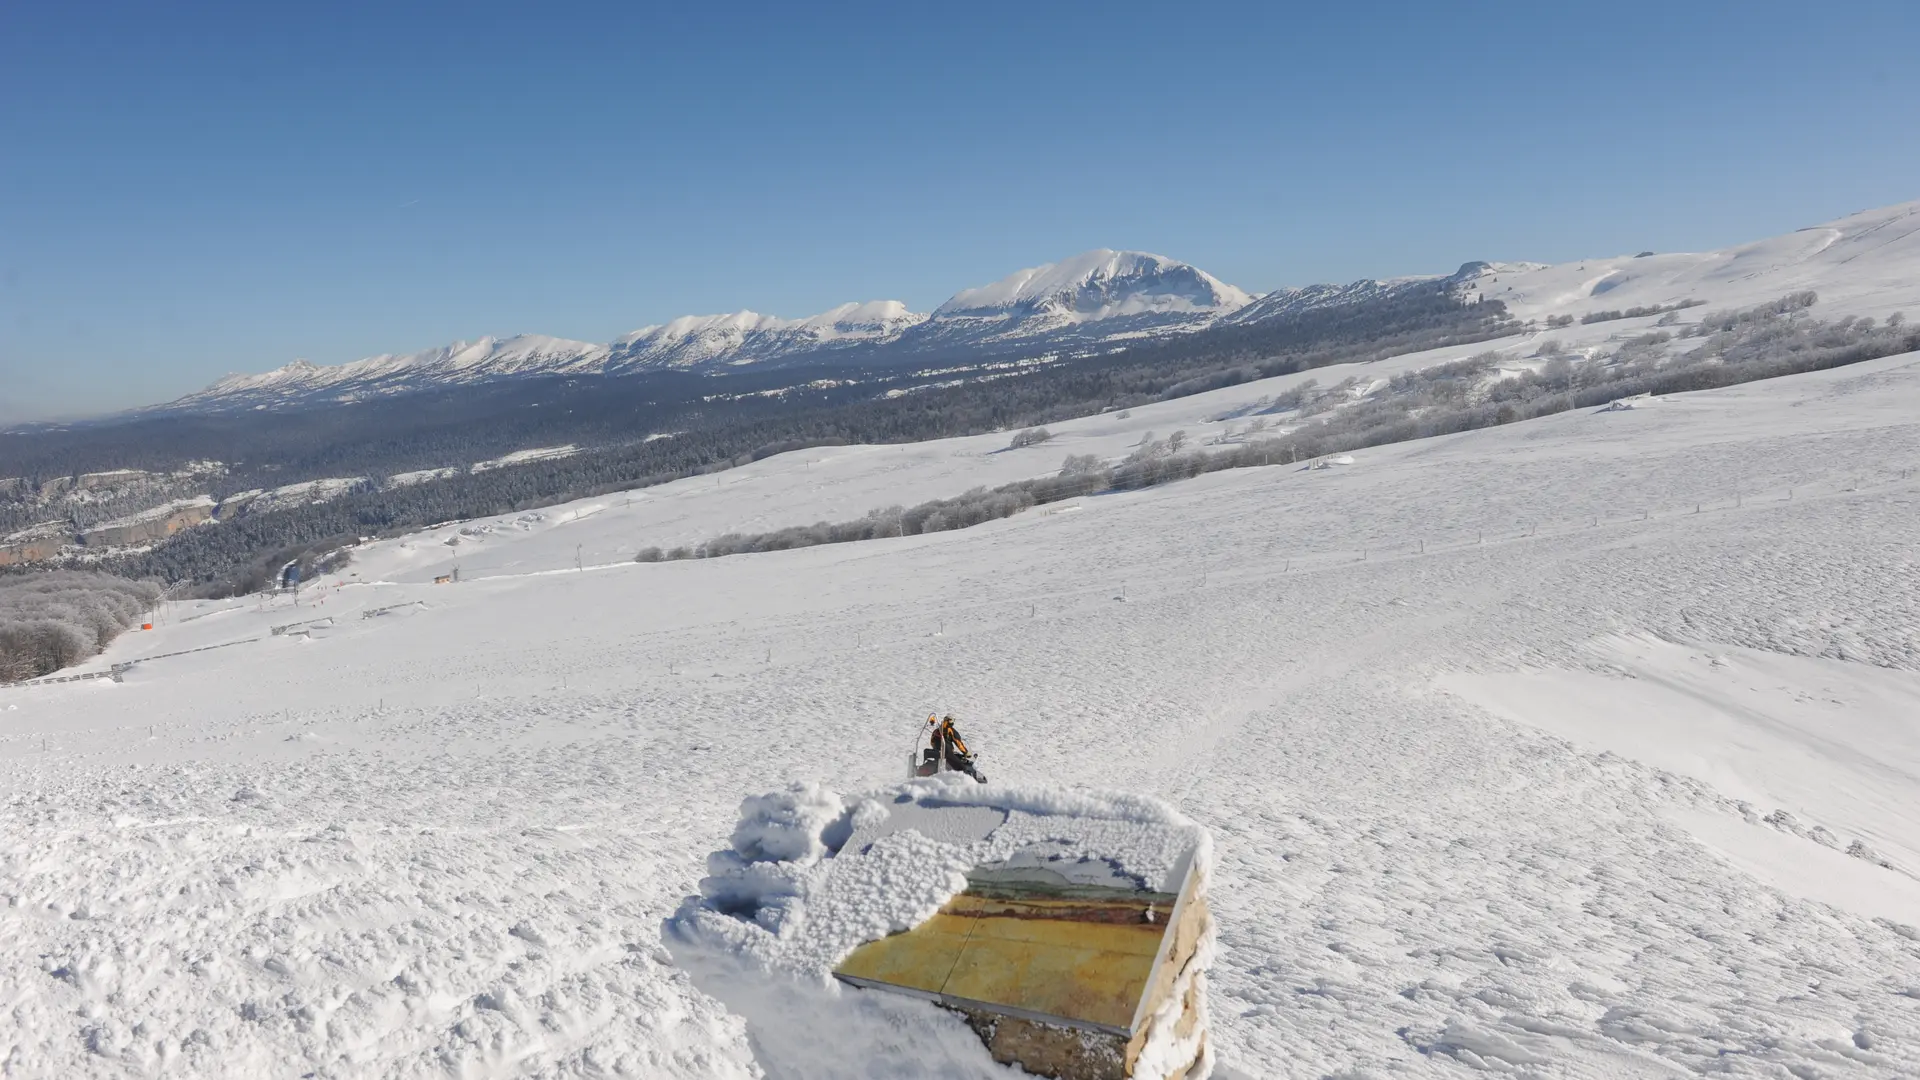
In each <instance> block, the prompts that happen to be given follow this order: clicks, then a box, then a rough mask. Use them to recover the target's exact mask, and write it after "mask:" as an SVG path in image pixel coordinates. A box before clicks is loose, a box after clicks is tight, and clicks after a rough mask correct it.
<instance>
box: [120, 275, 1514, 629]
mask: <svg viewBox="0 0 1920 1080" xmlns="http://www.w3.org/2000/svg"><path fill="white" fill-rule="evenodd" d="M1512 329H1513V327H1512V325H1511V323H1510V322H1509V321H1508V320H1507V319H1506V315H1505V309H1504V308H1503V307H1502V306H1501V305H1499V304H1497V303H1491V302H1490V303H1480V304H1466V303H1463V302H1462V301H1461V300H1460V299H1459V298H1458V296H1457V295H1455V291H1454V290H1453V289H1452V287H1451V286H1450V285H1448V284H1446V283H1444V282H1422V283H1417V284H1415V285H1411V286H1408V287H1406V288H1404V289H1402V290H1400V291H1398V292H1396V293H1395V294H1393V295H1391V296H1388V297H1385V298H1381V299H1376V300H1372V301H1368V302H1366V303H1361V304H1353V305H1348V306H1346V307H1339V308H1327V309H1321V310H1317V311H1307V312H1301V313H1297V314H1294V315H1290V316H1287V317H1284V318H1279V319H1274V320H1270V321H1268V322H1264V323H1257V324H1253V325H1251V326H1244V327H1240V326H1236V327H1219V328H1214V329H1210V330H1205V331H1200V332H1198V333H1194V334H1188V335H1182V336H1179V337H1177V338H1170V339H1167V340H1165V341H1159V342H1152V343H1146V344H1142V345H1138V346H1136V347H1134V348H1130V349H1127V350H1124V351H1119V352H1110V353H1104V354H1099V355H1085V356H1074V357H1065V358H1055V359H1053V360H1051V361H1049V362H1046V363H1041V364H1033V365H1029V366H1024V367H1015V366H1013V365H1012V364H1011V363H1010V362H1009V363H1005V364H1002V363H998V362H996V361H994V360H992V359H991V358H989V359H986V360H980V361H976V362H975V363H974V364H972V365H971V366H970V370H971V372H972V375H973V376H974V377H970V378H958V379H956V378H955V377H954V376H953V374H952V372H951V370H950V369H949V370H941V371H891V372H880V373H878V374H875V373H868V376H867V381H866V382H865V383H859V384H853V385H848V384H847V380H845V379H842V378H838V377H829V376H841V375H849V374H850V373H848V372H844V371H840V372H835V371H824V370H822V369H814V370H812V371H809V372H805V373H796V372H788V373H786V375H785V376H784V377H785V378H786V379H788V380H789V381H790V382H791V383H792V385H791V386H790V387H789V388H788V392H785V393H782V394H778V395H762V394H760V393H759V392H758V391H755V392H753V393H749V394H746V395H745V396H737V395H736V394H734V393H733V391H735V390H737V389H738V388H741V387H748V386H762V385H764V383H763V382H741V381H736V380H734V378H733V377H732V376H711V377H698V378H701V379H702V382H701V383H700V385H701V386H704V387H705V388H706V389H707V391H708V392H707V394H706V395H705V397H703V399H702V400H701V401H700V402H699V403H698V404H697V407H696V406H695V405H694V404H688V403H685V402H683V403H682V405H681V406H680V408H681V409H682V411H681V412H679V413H677V414H675V415H676V419H675V420H674V424H675V425H679V426H678V427H676V428H675V430H678V431H679V432H680V433H679V434H676V435H674V436H673V437H670V438H655V439H651V440H644V441H628V442H625V443H621V444H615V445H609V446H602V447H599V448H596V449H593V450H590V451H588V452H585V453H581V454H577V455H574V456H572V457H568V458H556V459H549V460H546V461H539V462H530V463H527V464H524V465H517V466H510V467H505V468H499V469H493V470H489V471H487V472H483V473H463V474H459V475H455V476H450V477H446V478H443V479H439V480H435V481H431V482H428V483H422V484H418V485H412V486H406V487H397V488H380V489H376V490H371V491H365V492H359V493H354V494H350V495H347V496H344V497H342V498H338V499H335V500H332V501H329V502H325V503H315V504H310V505H306V506H301V507H294V508H289V509H285V510H280V511H272V512H268V513H263V514H247V515H243V516H241V517H239V518H236V519H235V520H233V521H229V522H222V523H219V524H215V525H206V526H200V527H197V528H193V529H188V530H185V531H183V532H182V533H180V534H179V535H177V536H175V537H173V538H172V539H170V540H168V541H166V542H165V543H162V544H160V545H158V546H156V547H155V548H153V549H152V550H151V551H148V552H145V553H142V554H139V555H136V556H132V557H129V558H126V559H123V560H120V561H118V562H117V563H115V564H113V565H114V568H115V569H117V570H120V571H122V572H125V573H128V574H131V575H135V576H148V575H151V576H157V577H160V578H162V579H163V580H166V581H169V582H189V583H192V584H193V585H194V586H195V587H196V588H197V590H198V591H199V592H200V593H201V594H204V595H227V594H232V593H237V592H244V591H247V590H249V589H252V588H257V587H258V586H259V584H260V583H261V582H262V581H263V580H265V575H266V574H269V573H271V572H272V570H273V569H275V568H277V565H278V563H277V562H276V561H275V560H281V561H284V556H285V554H286V553H287V552H289V551H294V550H296V549H297V550H300V551H303V552H306V553H307V554H308V555H309V556H313V555H319V554H323V553H324V552H325V550H326V549H327V548H328V545H333V546H335V547H338V546H343V545H345V544H347V543H350V542H351V541H352V538H356V537H361V536H376V535H388V534H392V533H398V532H404V531H410V530H413V529H417V528H420V527H422V526H424V525H429V524H434V523H438V522H442V521H454V520H464V519H468V518H476V517H486V516H491V515H495V514H505V513H516V512H519V511H523V510H528V509H533V508H536V507H540V506H548V505H552V504H554V503H557V502H564V501H567V500H569V499H575V498H584V497H590V496H594V495H601V494H606V493H608V492H612V491H619V490H625V489H630V488H635V487H643V486H648V485H652V484H658V483H664V482H666V481H670V480H675V479H680V478H683V477H687V476H693V475H699V474H702V473H707V472H713V471H717V470H720V469H727V468H732V467H735V466H737V465H744V464H746V463H748V462H750V461H753V460H755V459H756V458H759V457H764V456H767V455H769V454H772V453H779V452H784V451H788V450H793V449H799V448H802V447H806V446H817V445H831V444H840V443H865V444H874V443H890V442H918V441H924V440H927V439H936V438H944V437H950V436H957V435H971V434H977V433H980V432H986V431H995V430H1005V429H1015V430H1017V429H1023V428H1035V427H1038V426H1039V425H1041V424H1044V423H1047V422H1051V421H1057V420H1061V419H1067V418H1071V417H1074V416H1083V415H1087V414H1090V413H1097V412H1100V411H1102V410H1106V409H1124V408H1128V407H1131V406H1133V405H1139V404H1145V403H1147V402H1151V401H1158V400H1164V399H1166V398H1171V397H1179V396H1183V395H1187V394H1193V393H1199V392H1201V391H1204V390H1210V389H1215V388H1217V387H1219V386H1228V385H1233V384H1235V383H1239V382H1244V381H1247V380H1250V379H1257V378H1265V377H1268V376H1271V375H1276V374H1283V373H1286V372H1291V371H1300V370H1305V369H1308V368H1313V367H1319V366H1323V365H1326V364H1333V363H1342V362H1353V361H1361V360H1370V359H1375V358H1379V357H1384V356H1391V355H1397V354H1399V353H1403V352H1408V351H1413V350H1419V349H1426V348H1435V347H1439V346H1443V345H1450V344H1457V343H1460V342H1466V341H1481V340H1486V339H1487V338H1489V337H1493V336H1497V335H1499V334H1503V333H1507V332H1510V331H1511V330H1512ZM767 374H771V373H767ZM803 375H804V381H800V380H801V379H802V376H803ZM763 378H764V376H763ZM569 381H570V382H578V381H583V380H569ZM612 381H618V380H610V382H612ZM822 384H826V385H822ZM613 389H614V388H612V387H609V391H610V392H612V390H613ZM900 391H904V392H900ZM715 396H726V397H728V398H729V400H726V401H724V402H719V403H715V402H709V401H706V400H705V398H710V397H715ZM643 433H644V432H636V434H643ZM556 437H557V436H556Z"/></svg>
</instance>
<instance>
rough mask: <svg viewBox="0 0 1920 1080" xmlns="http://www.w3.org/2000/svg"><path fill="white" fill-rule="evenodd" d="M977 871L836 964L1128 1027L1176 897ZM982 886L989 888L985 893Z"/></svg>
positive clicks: (861, 978)
mask: <svg viewBox="0 0 1920 1080" xmlns="http://www.w3.org/2000/svg"><path fill="white" fill-rule="evenodd" d="M1072 892H1073V895H1071V896H1062V895H1060V894H1059V890H1051V889H1047V888H1045V887H1043V886H1037V885H1035V886H1020V885H1009V884H1008V883H1006V882H984V881H979V880H974V881H972V882H971V883H970V884H969V887H968V890H967V891H966V892H963V893H961V894H959V895H957V896H955V897H954V898H953V899H952V900H950V901H948V902H947V904H946V905H945V906H944V907H942V908H941V910H940V913H939V914H937V915H935V916H934V917H933V918H931V919H928V920H927V921H926V922H924V923H921V924H920V925H919V926H916V927H914V928H913V929H911V930H908V931H905V932H903V933H898V934H894V935H892V936H890V937H886V938H882V939H880V940H878V941H870V942H868V943H866V944H865V945H862V946H860V947H859V948H857V949H855V950H854V951H853V952H852V953H851V954H849V955H848V956H847V958H846V959H845V960H844V961H842V962H841V964H840V966H839V967H838V968H837V969H835V973H836V974H838V975H840V976H841V977H842V978H843V979H846V980H847V981H849V982H853V983H856V984H860V985H874V986H879V987H884V988H889V989H894V990H904V991H907V992H909V993H915V994H918V995H920V996H925V997H929V998H933V999H935V1000H942V1001H946V1002H948V1003H950V1004H958V1005H963V1006H967V1007H976V1008H978V1007H984V1008H987V1009H989V1010H995V1011H1003V1012H1007V1013H1009V1014H1012V1015H1021V1016H1026V1017H1029V1018H1036V1019H1046V1020H1052V1021H1056V1022H1062V1023H1066V1024H1069V1025H1072V1026H1081V1027H1091V1028H1096V1029H1099V1030H1105V1031H1109V1032H1114V1033H1119V1034H1127V1033H1129V1032H1130V1030H1131V1026H1132V1023H1133V1019H1134V1016H1135V1014H1136V1010H1137V1009H1138V1007H1139V1004H1140V999H1141V996H1142V995H1143V994H1144V993H1145V991H1146V988H1147V985H1148V982H1149V979H1150V978H1151V976H1152V974H1153V965H1154V961H1155V959H1156V957H1157V956H1158V955H1159V953H1160V946H1161V942H1162V940H1163V939H1164V938H1165V936H1166V931H1167V923H1168V920H1169V917H1170V916H1171V914H1172V912H1173V907H1174V902H1175V899H1176V898H1175V897H1173V896H1170V895H1167V894H1164V893H1152V892H1144V891H1142V892H1133V891H1129V890H1122V889H1097V890H1089V889H1076V890H1072ZM983 894H987V895H983Z"/></svg>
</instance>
